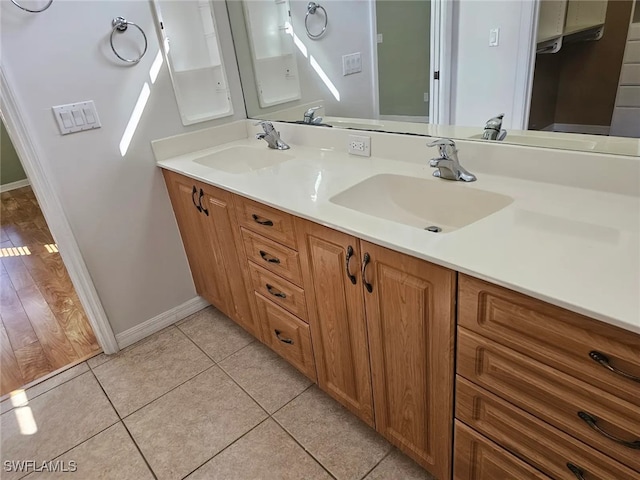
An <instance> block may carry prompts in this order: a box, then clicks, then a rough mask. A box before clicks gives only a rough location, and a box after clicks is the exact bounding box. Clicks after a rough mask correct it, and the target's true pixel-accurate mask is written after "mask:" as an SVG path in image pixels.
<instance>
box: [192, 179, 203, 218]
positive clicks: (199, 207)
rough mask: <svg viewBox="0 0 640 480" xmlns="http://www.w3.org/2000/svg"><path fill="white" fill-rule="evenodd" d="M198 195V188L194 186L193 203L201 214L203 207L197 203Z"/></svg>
mask: <svg viewBox="0 0 640 480" xmlns="http://www.w3.org/2000/svg"><path fill="white" fill-rule="evenodd" d="M197 194H198V189H197V188H196V186H195V185H194V186H193V190H192V191H191V201H192V202H193V204H194V205H195V206H196V208H197V209H198V211H199V212H201V211H202V207H201V206H200V205H198V204H197V203H196V195H197Z"/></svg>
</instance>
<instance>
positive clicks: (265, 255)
mask: <svg viewBox="0 0 640 480" xmlns="http://www.w3.org/2000/svg"><path fill="white" fill-rule="evenodd" d="M260 256H261V257H262V259H263V260H264V261H265V262H269V263H280V259H279V258H278V257H274V256H273V255H271V254H270V253H267V252H265V251H264V250H260Z"/></svg>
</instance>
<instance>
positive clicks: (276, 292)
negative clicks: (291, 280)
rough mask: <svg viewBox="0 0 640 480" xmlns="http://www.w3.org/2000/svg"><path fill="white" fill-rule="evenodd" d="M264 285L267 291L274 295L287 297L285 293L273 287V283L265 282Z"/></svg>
mask: <svg viewBox="0 0 640 480" xmlns="http://www.w3.org/2000/svg"><path fill="white" fill-rule="evenodd" d="M266 287H267V292H269V293H270V294H271V295H273V296H274V297H278V298H287V295H286V294H285V293H282V292H281V291H280V290H276V289H275V288H273V285H269V284H268V283H267V284H266Z"/></svg>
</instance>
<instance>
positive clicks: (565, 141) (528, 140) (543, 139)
mask: <svg viewBox="0 0 640 480" xmlns="http://www.w3.org/2000/svg"><path fill="white" fill-rule="evenodd" d="M470 138H473V139H482V134H481V133H479V134H477V135H473V136H471V137H470ZM485 141H487V142H491V141H495V140H485ZM504 143H516V144H518V145H529V146H532V147H547V148H563V149H569V150H593V149H594V148H596V142H593V141H590V140H575V139H570V138H554V137H551V136H543V135H511V134H510V133H507V138H505V139H504Z"/></svg>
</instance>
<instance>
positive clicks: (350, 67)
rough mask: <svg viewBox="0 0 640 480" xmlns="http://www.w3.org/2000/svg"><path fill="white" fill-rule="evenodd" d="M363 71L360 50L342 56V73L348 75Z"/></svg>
mask: <svg viewBox="0 0 640 480" xmlns="http://www.w3.org/2000/svg"><path fill="white" fill-rule="evenodd" d="M361 71H362V55H361V54H360V52H356V53H350V54H349V55H343V56H342V75H343V76H347V75H351V74H353V73H359V72H361Z"/></svg>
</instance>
